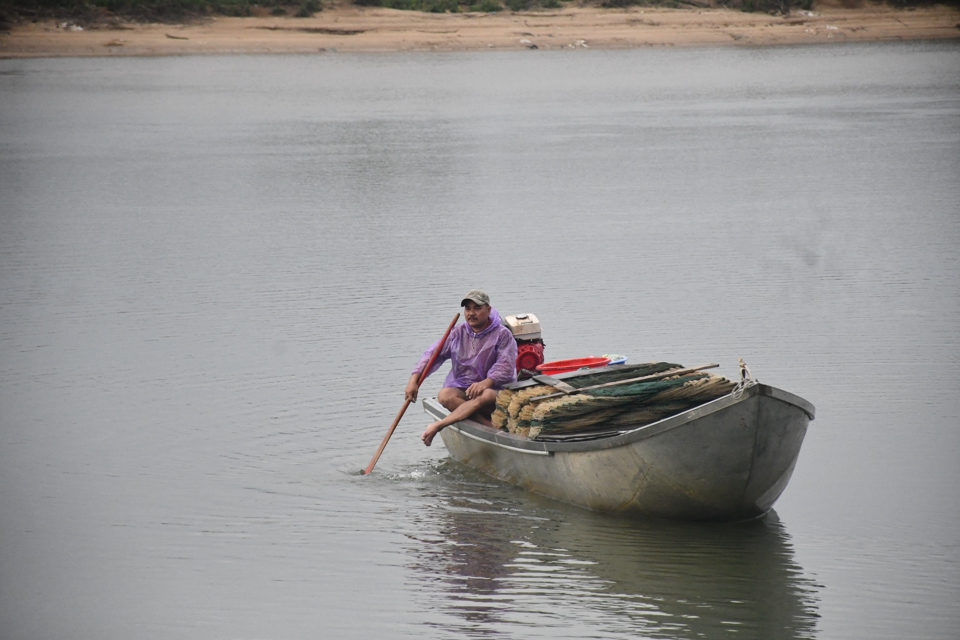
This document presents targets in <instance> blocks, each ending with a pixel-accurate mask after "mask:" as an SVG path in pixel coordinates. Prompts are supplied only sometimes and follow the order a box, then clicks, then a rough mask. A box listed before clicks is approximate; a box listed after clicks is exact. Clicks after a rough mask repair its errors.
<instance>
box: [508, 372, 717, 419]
mask: <svg viewBox="0 0 960 640" xmlns="http://www.w3.org/2000/svg"><path fill="white" fill-rule="evenodd" d="M682 368H683V367H681V366H680V365H676V364H670V363H666V362H658V363H650V364H649V365H643V366H640V367H632V368H631V369H630V370H628V371H622V370H619V371H618V370H614V371H604V372H602V373H598V374H596V375H590V376H582V377H578V378H571V379H568V380H566V381H565V382H567V383H568V384H570V385H571V386H574V387H577V388H579V389H583V388H584V387H590V386H593V385H597V384H605V383H608V382H613V381H619V380H628V379H631V378H639V377H642V376H647V375H652V374H655V373H662V372H665V371H669V370H672V369H682ZM733 387H734V384H733V383H732V382H730V381H729V380H727V379H726V378H724V377H722V376H716V375H710V374H707V373H689V374H686V375H681V376H673V377H670V378H664V379H660V380H649V381H646V382H631V383H625V384H621V385H617V386H613V387H606V388H603V389H587V390H584V391H581V392H579V393H570V394H568V395H562V396H559V397H556V398H548V399H543V400H534V398H537V397H538V396H543V395H548V394H552V393H555V392H556V390H555V389H553V388H552V387H549V386H545V385H537V386H534V387H527V388H525V389H521V390H519V391H510V390H504V391H501V392H500V395H498V397H497V409H496V411H494V415H493V422H494V425H496V426H497V427H498V428H500V429H505V430H507V431H510V432H511V433H517V434H520V435H525V436H528V437H537V436H539V435H541V434H542V435H552V434H575V433H578V432H582V431H591V430H598V429H609V428H621V427H625V426H640V425H643V424H649V423H650V422H655V421H657V420H662V419H663V418H666V417H669V416H671V415H676V414H677V413H682V412H683V411H687V410H689V409H692V408H693V407H695V406H698V405H700V404H703V403H705V402H709V401H710V400H714V399H716V398H719V397H721V396H723V395H726V394H727V393H729V392H730V391H731V390H732V389H733Z"/></svg>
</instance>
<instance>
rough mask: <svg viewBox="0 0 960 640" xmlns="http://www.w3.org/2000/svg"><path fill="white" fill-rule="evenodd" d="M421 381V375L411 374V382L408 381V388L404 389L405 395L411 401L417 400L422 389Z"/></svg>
mask: <svg viewBox="0 0 960 640" xmlns="http://www.w3.org/2000/svg"><path fill="white" fill-rule="evenodd" d="M419 382H420V376H418V375H416V374H414V375H412V376H410V382H408V383H407V388H406V389H404V390H403V397H404V398H406V399H407V400H408V401H409V402H416V401H417V392H418V391H419V390H420V384H419Z"/></svg>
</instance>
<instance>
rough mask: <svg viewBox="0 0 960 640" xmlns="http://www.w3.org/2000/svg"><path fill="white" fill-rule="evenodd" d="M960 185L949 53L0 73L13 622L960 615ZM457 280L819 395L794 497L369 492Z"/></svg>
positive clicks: (641, 357) (393, 458) (658, 53)
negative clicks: (625, 510)
mask: <svg viewBox="0 0 960 640" xmlns="http://www.w3.org/2000/svg"><path fill="white" fill-rule="evenodd" d="M958 203H960V46H958V45H957V44H955V43H952V44H951V43H948V44H914V45H871V46H831V47H822V48H821V47H809V48H778V49H716V50H713V49H696V50H675V51H670V50H648V51H618V52H595V51H578V52H523V53H489V54H462V55H461V54H430V55H412V54H411V55H406V54H403V55H362V56H347V55H337V54H325V55H317V56H273V57H254V56H251V57H247V56H237V57H193V58H190V57H184V58H163V59H87V60H30V61H13V60H5V61H0V358H2V360H0V638H3V639H4V640H6V639H11V640H14V639H16V640H33V639H38V640H39V639H48V638H71V639H79V640H86V639H91V640H94V639H95V640H104V639H106V640H112V639H123V640H128V639H131V638H135V639H139V638H144V639H164V640H166V639H169V638H191V639H192V638H202V639H208V638H214V639H216V638H251V639H252V638H283V639H287V638H289V639H300V638H462V637H502V638H637V637H645V638H722V637H731V638H759V639H762V638H821V639H830V640H833V639H846V638H870V639H875V638H898V639H899V638H906V637H910V638H944V639H946V638H956V633H957V629H958V628H960V604H958V603H960V571H958V569H960V496H958V489H957V487H958V486H960V471H958V459H960V399H958V393H957V392H958V385H957V380H958V378H960V344H958V328H960V327H958V320H957V319H958V317H960V316H958V314H960V286H958V285H960V260H958V255H960V205H958ZM474 287H482V288H484V289H486V290H487V291H489V292H490V294H491V295H492V297H493V303H494V306H496V307H498V308H499V309H500V311H501V312H503V313H520V312H532V313H536V314H537V315H538V316H539V317H540V319H541V322H542V324H543V327H544V332H545V335H544V338H545V341H546V343H547V356H548V359H551V360H556V359H562V358H571V357H579V356H586V355H591V354H597V353H607V352H620V353H626V354H628V355H629V356H630V358H631V361H634V362H642V361H646V360H653V359H657V360H659V359H663V360H669V361H673V362H680V363H683V364H687V365H696V364H701V363H704V362H720V363H721V364H722V372H723V373H725V374H727V375H729V376H733V375H735V374H736V363H737V359H738V358H740V357H742V358H744V359H745V360H746V361H747V363H748V364H749V365H750V367H751V369H752V370H753V372H754V374H755V375H756V376H757V377H758V378H759V379H760V380H761V381H763V382H766V383H769V384H773V385H775V386H778V387H781V388H783V389H786V390H788V391H791V392H793V393H796V394H799V395H801V396H803V397H804V398H806V399H808V400H810V401H811V402H813V403H814V404H815V405H816V406H817V419H816V421H815V422H813V423H812V424H811V428H810V431H809V432H808V436H807V440H806V442H805V444H804V448H803V451H802V452H801V457H800V461H799V464H798V466H797V469H796V472H795V474H794V476H793V479H792V481H791V484H790V485H789V486H788V488H787V490H786V492H785V493H784V495H783V497H782V498H781V499H780V501H779V502H778V504H777V506H776V513H772V514H770V515H769V516H768V517H767V518H765V519H764V520H763V521H760V522H753V523H747V524H739V525H689V524H676V523H665V522H650V521H636V520H624V519H622V518H616V517H604V516H599V515H596V514H592V513H589V512H586V511H582V510H580V509H576V508H573V507H568V506H565V505H563V504H559V503H555V502H551V501H549V500H546V499H542V498H538V497H536V496H533V495H529V494H526V493H524V492H521V491H519V490H516V489H513V488H511V487H509V486H505V485H502V484H500V483H498V482H495V481H492V480H490V479H487V478H485V477H484V476H481V475H479V474H477V473H475V472H472V471H471V470H469V469H466V468H463V467H461V466H459V465H457V464H455V463H453V462H451V461H449V460H448V459H447V458H446V455H445V451H444V449H443V447H442V445H440V446H434V447H432V448H430V449H426V448H424V447H423V446H422V445H420V443H419V440H418V435H419V433H420V431H421V430H422V427H423V425H424V424H425V423H426V422H427V420H426V416H424V415H423V413H422V412H421V411H420V408H419V407H417V408H416V409H411V410H410V411H408V413H407V416H406V417H405V419H404V421H403V422H402V423H401V425H400V428H399V429H398V431H397V433H396V435H395V436H394V439H393V441H392V442H391V444H390V446H389V447H388V448H387V450H386V453H385V454H384V457H383V458H382V459H381V462H380V464H379V466H378V469H377V472H376V473H375V475H373V476H371V477H361V476H358V475H357V472H358V470H359V469H361V468H362V467H363V466H365V465H366V463H367V462H368V461H369V459H370V456H371V455H372V454H373V452H374V450H375V449H376V447H377V445H378V444H379V442H380V439H381V437H382V436H383V434H384V433H385V431H386V429H387V427H388V426H389V424H390V422H391V420H392V419H393V417H394V415H395V414H396V412H397V411H398V410H399V408H400V406H401V404H402V390H403V387H404V384H405V383H406V380H407V377H408V375H409V371H410V369H411V368H412V366H413V364H414V362H415V361H416V359H417V357H418V356H419V354H420V353H421V351H422V350H423V349H424V348H426V346H427V345H428V344H429V343H430V342H431V341H432V340H435V339H436V338H437V337H439V335H440V334H441V333H442V331H443V329H444V328H445V327H446V325H447V323H448V322H449V320H450V319H451V318H452V317H453V314H454V313H456V312H457V311H458V308H457V303H458V301H459V300H460V297H461V295H462V294H463V293H464V292H465V291H467V290H468V289H470V288H474ZM441 379H442V378H441V376H435V377H434V378H432V379H431V380H430V382H428V384H427V387H426V390H427V391H428V392H431V393H435V392H436V390H437V389H438V388H439V384H440V381H441Z"/></svg>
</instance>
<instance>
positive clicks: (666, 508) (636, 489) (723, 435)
mask: <svg viewBox="0 0 960 640" xmlns="http://www.w3.org/2000/svg"><path fill="white" fill-rule="evenodd" d="M424 408H425V410H426V411H427V413H428V414H431V415H433V416H435V417H438V418H439V417H441V416H444V415H446V413H447V412H446V410H445V409H444V408H443V407H441V406H440V405H439V404H438V403H437V402H436V401H435V400H427V401H425V402H424ZM813 415H814V408H813V406H812V405H811V404H809V403H808V402H806V401H805V400H803V399H802V398H799V397H797V396H794V395H792V394H789V393H787V392H784V391H781V390H779V389H775V388H773V387H769V386H767V385H760V384H757V385H754V386H752V387H749V388H747V389H746V390H744V391H743V393H742V394H741V395H740V396H739V397H734V395H732V394H731V395H728V396H724V397H722V398H719V399H717V400H714V401H712V402H709V403H706V404H704V405H701V406H699V407H696V408H694V409H692V410H690V411H687V412H684V413H682V414H679V415H676V416H672V417H670V418H667V419H664V420H660V421H658V422H655V423H652V424H649V425H645V426H643V427H637V428H634V429H622V430H621V431H620V432H619V433H618V434H616V435H613V436H608V437H604V438H600V439H594V440H586V441H580V442H538V441H531V440H528V439H526V438H522V437H518V436H513V435H511V434H508V433H505V432H499V431H495V430H494V429H492V428H490V427H485V426H483V425H480V424H478V423H475V422H473V421H470V420H466V421H462V422H459V423H457V424H455V425H451V426H450V427H448V428H446V429H444V430H443V431H441V432H440V435H441V437H442V439H443V443H444V445H445V446H446V447H447V450H448V451H449V452H450V456H451V457H452V458H453V459H455V460H458V461H459V462H462V463H464V464H466V465H468V466H470V467H473V468H475V469H478V470H479V471H482V472H484V473H486V474H488V475H491V476H494V477H496V478H499V479H500V480H504V481H506V482H509V483H510V484H514V485H516V486H518V487H522V488H524V489H526V490H528V491H532V492H534V493H537V494H540V495H543V496H547V497H550V498H554V499H556V500H561V501H563V502H568V503H571V504H574V505H578V506H580V507H584V508H587V509H591V510H594V511H600V512H609V513H627V514H635V515H642V516H648V517H656V518H670V519H681V520H743V519H749V518H755V517H758V516H760V515H763V514H764V513H766V512H767V511H768V510H769V509H770V508H771V507H772V506H773V504H774V502H776V500H777V498H779V497H780V494H781V493H782V492H783V490H784V488H786V486H787V483H788V482H789V480H790V476H791V474H792V473H793V470H794V467H795V466H796V463H797V457H798V455H799V453H800V446H801V444H802V443H803V438H804V435H805V434H806V430H807V425H808V424H809V422H810V420H811V419H813Z"/></svg>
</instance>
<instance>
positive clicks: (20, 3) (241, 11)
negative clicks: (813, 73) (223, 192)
mask: <svg viewBox="0 0 960 640" xmlns="http://www.w3.org/2000/svg"><path fill="white" fill-rule="evenodd" d="M326 1H327V3H328V4H330V3H331V2H348V3H352V4H354V5H356V6H361V7H386V8H389V9H402V10H407V11H425V12H431V13H448V12H450V13H460V12H463V11H479V12H487V13H489V12H495V11H504V10H510V11H537V10H543V9H560V8H562V7H564V6H569V5H571V4H572V3H574V2H576V3H578V4H579V5H581V6H582V5H594V6H599V7H607V8H625V7H629V6H659V7H673V8H681V7H697V8H706V7H726V8H731V9H740V10H742V11H749V12H754V11H756V12H764V13H772V14H786V13H789V12H790V11H791V10H796V9H804V10H810V9H812V8H813V6H814V0H326ZM819 1H820V0H817V2H819ZM839 2H840V4H841V5H842V6H846V7H849V8H855V7H857V6H862V4H863V3H864V2H865V0H839ZM887 3H888V4H890V5H891V6H894V7H900V8H906V7H912V6H924V5H931V4H946V5H949V6H960V0H887ZM331 6H332V5H331ZM322 10H323V0H259V1H256V0H254V1H251V0H0V26H2V25H3V24H5V23H6V24H10V23H15V22H23V21H36V20H44V19H56V20H70V21H72V22H74V23H76V24H80V25H92V26H97V25H109V24H112V23H122V22H182V21H186V20H192V19H198V18H203V17H207V16H218V15H219V16H252V15H258V16H265V15H273V16H293V17H299V18H306V17H310V16H312V15H313V14H315V13H317V12H319V11H322Z"/></svg>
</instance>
